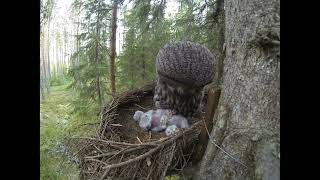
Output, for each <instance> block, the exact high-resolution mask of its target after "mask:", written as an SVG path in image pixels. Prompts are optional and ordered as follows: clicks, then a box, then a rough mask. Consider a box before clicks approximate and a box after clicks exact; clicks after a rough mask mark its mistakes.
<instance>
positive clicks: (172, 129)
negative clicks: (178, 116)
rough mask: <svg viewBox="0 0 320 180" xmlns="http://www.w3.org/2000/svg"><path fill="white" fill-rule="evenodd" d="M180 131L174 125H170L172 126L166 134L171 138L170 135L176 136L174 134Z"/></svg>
mask: <svg viewBox="0 0 320 180" xmlns="http://www.w3.org/2000/svg"><path fill="white" fill-rule="evenodd" d="M178 131H179V129H178V127H177V126H176V125H174V124H173V125H170V126H168V127H167V129H166V131H165V133H166V135H167V136H170V135H172V134H174V133H176V132H178Z"/></svg>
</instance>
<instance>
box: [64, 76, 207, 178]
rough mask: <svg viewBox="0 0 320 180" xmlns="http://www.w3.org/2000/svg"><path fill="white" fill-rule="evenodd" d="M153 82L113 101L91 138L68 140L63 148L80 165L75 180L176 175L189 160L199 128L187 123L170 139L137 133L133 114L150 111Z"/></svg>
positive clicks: (197, 124) (106, 108) (156, 134)
mask: <svg viewBox="0 0 320 180" xmlns="http://www.w3.org/2000/svg"><path fill="white" fill-rule="evenodd" d="M154 87H155V83H154V82H152V83H149V84H147V85H145V86H143V87H142V88H140V89H136V90H132V91H128V92H126V93H124V94H122V95H120V96H117V97H115V98H114V99H113V100H112V102H111V103H110V104H109V105H107V106H106V107H105V108H104V110H103V113H102V115H101V123H100V127H99V128H100V129H99V133H97V135H96V136H95V137H77V138H71V139H70V141H69V143H68V146H69V149H71V151H72V152H73V154H75V155H76V158H77V159H78V160H79V165H80V177H81V179H97V180H98V179H101V180H102V179H112V180H115V179H154V180H158V179H164V177H165V175H166V174H167V173H169V172H171V173H172V172H175V173H177V171H178V172H179V171H181V170H182V169H183V168H184V167H185V166H186V165H187V164H188V163H190V162H191V160H192V153H193V150H194V148H195V146H196V145H197V140H198V136H199V133H200V129H201V126H202V124H203V123H202V121H201V119H202V118H203V114H201V117H200V118H195V119H193V122H194V123H193V124H192V126H191V128H188V129H185V130H182V131H179V132H178V133H176V134H174V135H172V136H168V137H167V136H166V135H165V133H164V132H160V133H151V132H146V131H144V130H142V129H141V128H140V127H139V125H138V123H137V122H135V121H134V120H133V118H132V117H133V114H134V113H135V111H137V110H141V111H144V112H146V111H148V110H151V109H155V107H154V103H153V101H152V98H153V94H154Z"/></svg>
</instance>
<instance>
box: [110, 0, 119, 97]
mask: <svg viewBox="0 0 320 180" xmlns="http://www.w3.org/2000/svg"><path fill="white" fill-rule="evenodd" d="M117 11H118V0H114V1H113V7H112V25H111V39H110V46H111V48H110V49H111V55H110V64H111V66H110V68H111V70H110V72H111V73H110V76H111V93H112V95H113V96H115V94H116V66H115V59H116V56H117V55H116V42H117V41H116V33H117Z"/></svg>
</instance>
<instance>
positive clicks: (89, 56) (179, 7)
mask: <svg viewBox="0 0 320 180" xmlns="http://www.w3.org/2000/svg"><path fill="white" fill-rule="evenodd" d="M223 9H224V8H223V1H221V0H211V1H210V0H205V1H203V0H177V1H174V0H124V1H123V0H41V12H40V16H41V22H40V23H41V24H40V25H41V26H40V28H41V30H40V71H41V74H40V92H41V102H40V103H41V106H40V107H41V112H40V113H41V124H40V126H41V131H40V132H41V136H40V137H41V140H40V141H41V149H40V152H41V154H40V156H41V162H40V163H41V166H40V167H41V179H77V172H78V169H77V167H76V165H75V164H74V163H73V162H72V158H70V157H66V155H65V154H64V150H65V149H64V142H65V139H66V137H70V136H73V135H84V134H86V135H88V134H91V133H94V132H95V131H94V130H93V129H94V128H96V127H97V126H98V125H99V120H100V119H99V112H100V110H101V108H102V107H103V106H104V105H105V104H106V103H107V102H109V101H110V100H111V99H112V97H113V95H115V94H119V93H122V92H124V91H127V90H130V89H134V88H136V87H140V86H141V85H143V84H144V83H146V82H149V81H152V80H154V78H155V58H156V55H157V53H158V51H159V49H160V48H161V47H162V46H164V45H165V44H166V43H168V42H174V41H179V40H188V41H193V42H197V43H201V44H204V45H206V46H207V47H208V48H209V49H210V50H214V49H216V50H220V52H221V49H222V48H223V42H224V34H223V33H224V22H223V21H224V18H223V14H224V13H223ZM218 78H219V77H218Z"/></svg>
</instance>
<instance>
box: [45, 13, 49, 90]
mask: <svg viewBox="0 0 320 180" xmlns="http://www.w3.org/2000/svg"><path fill="white" fill-rule="evenodd" d="M47 62H48V63H47V65H48V68H46V69H47V71H45V72H44V73H45V74H47V75H46V87H47V92H48V94H49V93H50V81H51V74H50V18H49V20H48V49H47ZM48 72H49V73H48Z"/></svg>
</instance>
